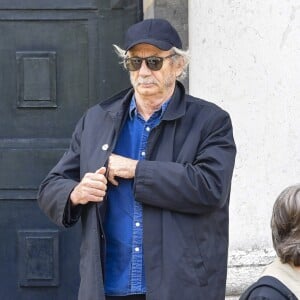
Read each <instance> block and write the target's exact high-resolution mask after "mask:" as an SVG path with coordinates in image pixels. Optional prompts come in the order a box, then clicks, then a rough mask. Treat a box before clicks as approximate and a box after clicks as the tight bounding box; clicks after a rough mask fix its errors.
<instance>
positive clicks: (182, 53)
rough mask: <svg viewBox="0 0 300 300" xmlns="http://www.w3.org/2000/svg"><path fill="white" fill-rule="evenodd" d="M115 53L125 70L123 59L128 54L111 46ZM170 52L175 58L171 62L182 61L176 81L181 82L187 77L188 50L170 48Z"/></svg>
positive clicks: (115, 46) (117, 47)
mask: <svg viewBox="0 0 300 300" xmlns="http://www.w3.org/2000/svg"><path fill="white" fill-rule="evenodd" d="M113 47H114V50H115V52H116V53H117V55H118V56H119V58H120V59H121V62H120V63H121V64H122V65H123V66H124V68H125V59H126V57H128V54H127V53H128V52H127V51H126V50H124V49H122V48H120V47H119V46H117V45H113ZM170 50H172V51H173V52H174V53H175V54H177V55H175V56H173V57H172V60H173V61H174V62H176V61H178V60H179V59H182V60H183V68H182V72H181V74H180V75H179V76H178V77H177V79H178V80H183V79H184V78H186V75H187V68H188V65H189V62H190V56H189V51H188V50H182V49H178V48H176V47H172V48H171V49H170Z"/></svg>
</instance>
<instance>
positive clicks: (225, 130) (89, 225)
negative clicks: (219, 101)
mask: <svg viewBox="0 0 300 300" xmlns="http://www.w3.org/2000/svg"><path fill="white" fill-rule="evenodd" d="M132 94H133V90H132V89H128V90H126V91H123V92H121V93H119V94H118V95H116V96H114V97H112V98H110V99H108V100H107V101H104V102H102V103H100V104H99V105H96V106H94V107H92V108H91V109H89V110H88V111H87V113H86V114H85V115H84V116H83V117H82V119H81V120H80V121H79V122H78V124H77V126H76V129H75V131H74V133H73V137H72V141H71V145H70V148H69V150H68V151H67V152H66V153H65V155H64V156H63V157H62V158H61V160H60V161H59V162H58V164H57V165H56V166H55V167H54V168H53V169H52V171H50V173H49V174H48V176H47V177H46V178H45V180H44V181H43V182H42V184H41V186H40V191H39V195H38V203H39V205H40V207H41V209H42V210H43V211H44V212H45V213H46V214H47V216H48V217H49V218H50V219H51V220H53V221H54V222H55V223H56V224H58V225H62V226H66V227H67V226H72V225H73V224H74V223H76V222H77V221H78V219H79V218H80V219H81V223H82V244H81V249H80V251H81V259H80V275H81V283H80V288H79V299H81V300H104V289H103V277H102V276H103V273H105V270H102V263H101V261H102V260H101V257H102V258H103V257H104V253H105V236H104V234H103V231H102V220H103V216H104V214H105V207H106V205H105V203H106V201H104V202H103V203H102V204H98V205H97V204H94V203H89V204H87V205H85V206H81V207H76V210H74V211H70V206H69V205H68V203H69V201H68V199H69V195H70V193H71V191H72V189H73V188H74V187H75V185H76V184H77V183H78V181H80V179H81V178H82V177H83V176H84V174H85V173H86V172H94V171H96V170H97V169H98V168H99V167H101V166H103V165H106V163H107V159H108V157H109V155H110V153H111V152H113V149H114V146H115V144H116V141H117V137H118V134H119V132H120V129H121V127H122V123H123V122H124V119H125V118H124V117H125V116H126V115H127V113H128V108H129V103H130V100H131V97H132ZM74 105H76V104H74ZM147 154H148V156H147V158H146V160H143V161H140V162H139V163H138V165H137V169H136V174H135V179H134V196H135V199H136V200H137V201H140V202H141V203H142V204H143V217H144V220H143V221H144V241H143V242H144V258H145V273H146V284H147V300H201V299H203V300H210V299H211V300H224V298H225V284H226V274H227V251H228V206H229V196H230V187H231V179H232V172H233V167H234V160H235V154H236V149H235V144H234V140H233V134H232V125H231V120H230V117H229V115H228V113H226V112H225V111H224V110H222V109H221V108H219V107H218V106H216V105H215V104H212V103H210V102H207V101H204V100H200V99H197V98H194V97H192V96H189V95H186V94H185V91H184V88H183V86H182V85H181V84H180V83H179V82H178V83H177V85H176V89H175V91H174V95H173V97H172V101H171V102H170V103H169V105H168V108H167V110H166V111H165V113H164V116H163V118H162V121H161V123H160V125H159V126H158V127H156V128H155V129H154V130H152V131H151V133H150V136H149V140H148V145H147ZM99 212H100V213H99ZM101 270H102V272H101Z"/></svg>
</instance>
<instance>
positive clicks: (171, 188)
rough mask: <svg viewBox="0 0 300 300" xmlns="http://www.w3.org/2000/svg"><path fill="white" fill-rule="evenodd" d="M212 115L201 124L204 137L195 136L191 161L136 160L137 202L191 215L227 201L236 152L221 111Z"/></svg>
mask: <svg viewBox="0 0 300 300" xmlns="http://www.w3.org/2000/svg"><path fill="white" fill-rule="evenodd" d="M212 116H213V117H210V118H207V120H208V121H206V124H205V125H204V127H205V131H206V133H205V135H204V136H205V137H204V138H203V137H202V139H201V140H200V138H199V144H198V148H197V150H196V155H195V157H194V160H193V161H190V162H188V161H187V162H164V161H147V160H143V161H139V163H138V165H137V169H136V176H135V185H134V188H135V197H136V200H137V201H140V202H142V203H144V204H147V205H151V206H156V207H160V208H163V209H168V210H174V211H178V212H182V213H192V214H202V213H207V212H208V211H211V210H214V209H216V208H219V207H222V206H224V205H225V203H227V202H228V201H229V194H230V186H231V178H232V173H233V167H234V161H235V155H236V148H235V143H234V139H233V133H232V124H231V120H230V117H229V115H228V114H227V113H226V112H224V111H223V110H220V111H218V112H217V113H214V114H213V115H212ZM197 135H198V133H197ZM199 136H203V132H200V134H199ZM158 147H159V146H158ZM182 147H187V148H188V147H189V146H188V145H183V146H182ZM185 151H193V150H190V149H185Z"/></svg>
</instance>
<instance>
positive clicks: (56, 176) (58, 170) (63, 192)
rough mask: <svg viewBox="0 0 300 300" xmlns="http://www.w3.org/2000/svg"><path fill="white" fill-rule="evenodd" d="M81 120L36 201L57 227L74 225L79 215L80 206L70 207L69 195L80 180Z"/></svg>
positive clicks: (40, 189)
mask: <svg viewBox="0 0 300 300" xmlns="http://www.w3.org/2000/svg"><path fill="white" fill-rule="evenodd" d="M82 128H83V119H81V120H80V121H79V122H78V124H77V126H76V128H75V131H74V133H73V135H72V139H71V143H70V146H69V149H68V150H67V152H66V153H65V154H64V155H63V157H62V158H61V159H60V161H59V162H58V163H57V165H56V166H55V167H54V168H53V169H52V170H51V171H50V172H49V174H48V175H47V176H46V178H45V179H44V180H43V181H42V183H41V185H40V188H39V191H38V196H37V201H38V204H39V206H40V208H41V210H42V211H43V212H44V213H45V214H46V215H47V216H48V217H49V218H50V220H52V221H53V222H54V223H56V224H57V225H59V226H64V227H69V226H72V225H74V224H75V223H76V222H77V221H78V219H79V217H80V214H81V206H80V205H78V206H76V207H71V203H70V200H69V196H70V193H71V192H72V190H73V189H74V187H75V186H76V185H77V184H78V182H79V180H80V138H81V133H82Z"/></svg>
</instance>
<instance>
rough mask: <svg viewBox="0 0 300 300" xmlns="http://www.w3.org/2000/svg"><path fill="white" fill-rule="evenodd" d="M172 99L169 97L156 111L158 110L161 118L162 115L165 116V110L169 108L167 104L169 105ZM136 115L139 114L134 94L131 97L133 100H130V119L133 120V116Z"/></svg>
mask: <svg viewBox="0 0 300 300" xmlns="http://www.w3.org/2000/svg"><path fill="white" fill-rule="evenodd" d="M170 100H171V98H170V99H168V100H167V101H165V102H164V103H163V104H162V106H161V107H160V108H159V109H158V110H156V111H155V113H156V112H158V113H159V118H160V119H161V117H162V116H163V114H164V112H165V110H166V109H167V106H168V104H169V102H170ZM136 115H137V109H136V102H135V97H134V95H133V96H132V98H131V101H130V106H129V117H130V119H131V120H132V119H133V117H134V116H136Z"/></svg>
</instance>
